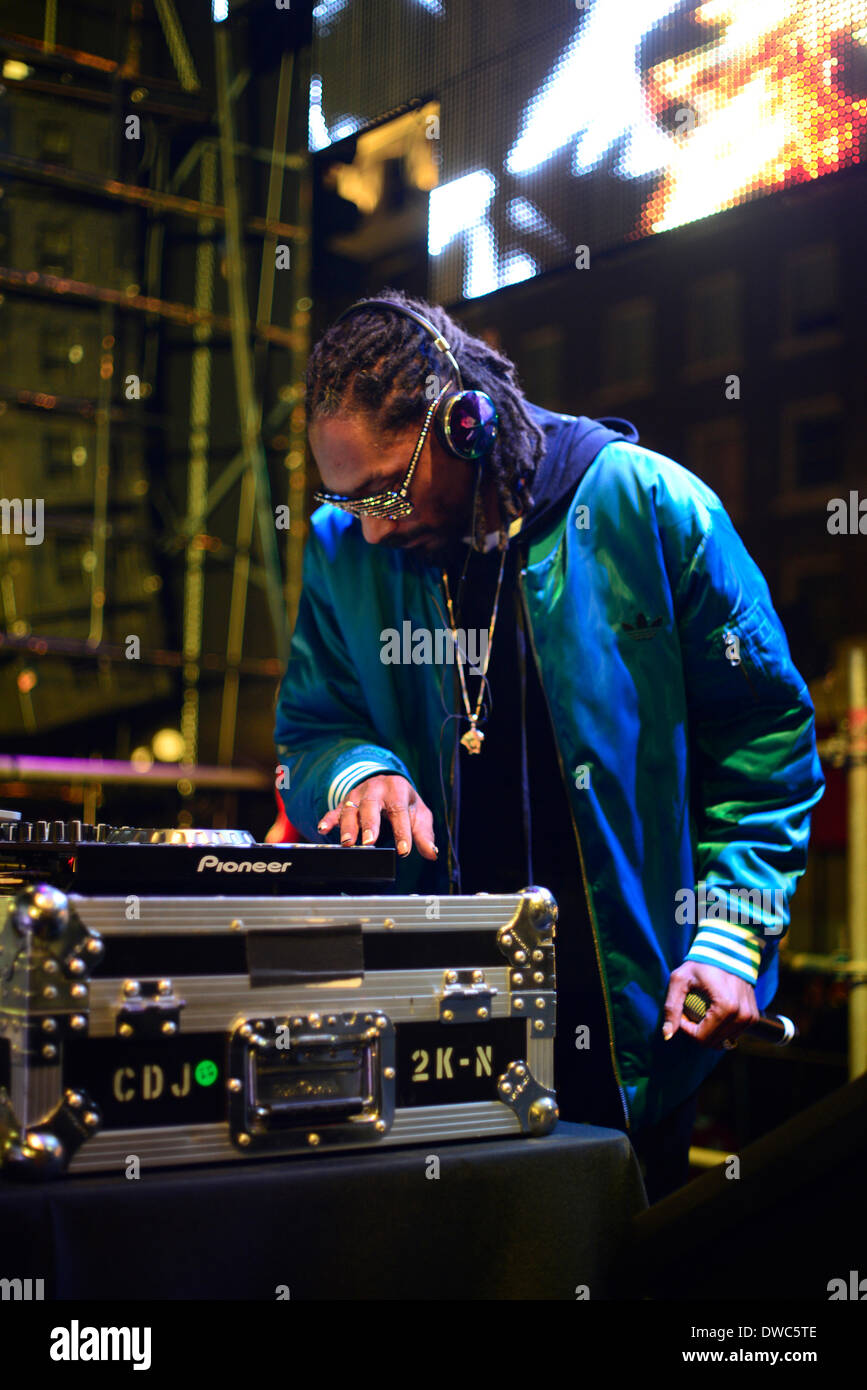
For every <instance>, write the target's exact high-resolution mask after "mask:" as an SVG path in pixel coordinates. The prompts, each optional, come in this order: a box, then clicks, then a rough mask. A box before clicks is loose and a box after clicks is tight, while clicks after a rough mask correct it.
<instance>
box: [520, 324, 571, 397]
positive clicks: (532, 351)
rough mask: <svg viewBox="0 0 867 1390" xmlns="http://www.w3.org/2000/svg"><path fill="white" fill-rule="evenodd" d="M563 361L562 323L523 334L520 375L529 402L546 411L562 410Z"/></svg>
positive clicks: (548, 325) (547, 325)
mask: <svg viewBox="0 0 867 1390" xmlns="http://www.w3.org/2000/svg"><path fill="white" fill-rule="evenodd" d="M562 360H563V329H562V328H561V327H560V325H559V324H546V325H545V326H544V327H543V328H534V329H533V330H532V332H530V333H523V334H522V335H521V348H520V355H519V357H518V373H519V376H520V378H521V382H522V386H523V390H524V393H525V395H526V396H527V399H528V400H531V401H532V402H533V403H534V404H535V405H541V406H542V407H543V408H544V409H545V410H559V409H560V407H561V401H560V391H561V381H560V378H561V368H562ZM568 408H571V407H568Z"/></svg>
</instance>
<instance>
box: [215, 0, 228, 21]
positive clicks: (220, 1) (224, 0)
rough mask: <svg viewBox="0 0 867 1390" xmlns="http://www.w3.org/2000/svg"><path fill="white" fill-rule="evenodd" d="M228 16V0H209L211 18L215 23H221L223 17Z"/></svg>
mask: <svg viewBox="0 0 867 1390" xmlns="http://www.w3.org/2000/svg"><path fill="white" fill-rule="evenodd" d="M228 18H229V0H211V19H212V20H213V21H214V23H215V24H222V22H223V20H224V19H228Z"/></svg>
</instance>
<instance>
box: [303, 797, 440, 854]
mask: <svg viewBox="0 0 867 1390" xmlns="http://www.w3.org/2000/svg"><path fill="white" fill-rule="evenodd" d="M349 802H355V803H356V804H355V806H351V805H349V804H348V803H349ZM383 811H384V812H385V814H386V815H387V817H388V819H389V822H390V824H391V829H392V832H393V834H394V843H395V845H396V847H397V852H398V854H399V855H400V856H401V858H405V857H406V855H408V854H409V853H410V852H411V850H412V846H413V844H415V845H416V847H417V849H418V851H419V854H421V855H423V856H424V857H425V859H436V857H437V848H436V843H435V841H434V829H433V815H432V813H431V811H430V809H429V808H428V807H427V806H426V805H425V803H424V802H423V801H422V799H421V797H420V796H419V795H418V794H417V792H416V790H415V788H414V787H413V785H412V783H411V782H408V781H407V780H406V778H405V777H384V776H377V777H371V778H368V779H367V781H365V782H359V783H358V784H357V785H356V786H355V787H353V788H352V790H351V791H350V793H349V795H348V796H347V798H346V800H345V801H343V802H341V804H340V805H339V806H337V807H335V809H334V810H333V811H326V813H325V815H323V816H322V818H321V820H320V821H319V824H318V826H317V829H318V831H319V834H320V835H328V834H329V833H330V832H331V831H332V830H333V829H334V828H335V826H339V831H340V843H341V844H342V845H354V844H355V842H356V840H357V839H358V835H359V831H360V832H361V843H362V844H363V845H373V844H375V843H376V841H377V840H378V839H379V833H380V827H381V823H382V813H383Z"/></svg>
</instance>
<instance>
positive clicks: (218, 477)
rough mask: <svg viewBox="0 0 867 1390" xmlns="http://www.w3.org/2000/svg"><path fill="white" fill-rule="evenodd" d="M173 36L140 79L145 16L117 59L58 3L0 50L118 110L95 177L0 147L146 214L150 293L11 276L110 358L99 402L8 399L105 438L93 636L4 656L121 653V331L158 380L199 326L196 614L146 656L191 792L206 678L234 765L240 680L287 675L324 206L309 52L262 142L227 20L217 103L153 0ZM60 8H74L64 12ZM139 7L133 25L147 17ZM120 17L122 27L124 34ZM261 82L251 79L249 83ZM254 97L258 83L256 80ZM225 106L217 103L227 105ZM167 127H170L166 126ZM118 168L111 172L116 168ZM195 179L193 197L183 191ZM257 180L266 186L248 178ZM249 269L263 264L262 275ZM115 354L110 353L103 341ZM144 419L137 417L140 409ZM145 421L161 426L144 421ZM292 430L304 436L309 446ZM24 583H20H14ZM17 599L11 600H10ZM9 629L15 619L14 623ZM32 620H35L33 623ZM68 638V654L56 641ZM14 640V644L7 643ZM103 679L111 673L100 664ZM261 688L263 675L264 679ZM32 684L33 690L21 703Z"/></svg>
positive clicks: (194, 420)
mask: <svg viewBox="0 0 867 1390" xmlns="http://www.w3.org/2000/svg"><path fill="white" fill-rule="evenodd" d="M154 6H155V11H156V15H157V18H158V20H159V25H160V28H161V31H162V35H163V39H164V42H165V44H166V47H167V50H168V53H169V55H170V57H171V62H172V64H173V66H174V70H175V72H176V74H177V81H176V82H170V81H167V80H166V79H165V78H160V77H151V76H149V75H148V76H143V75H142V74H141V73H140V71H139V55H140V52H141V41H140V34H139V32H138V28H137V24H138V21H139V19H140V16H141V10H142V7H141V6H135V5H133V6H132V7H131V8H130V9H129V10H127V11H126V12H125V15H124V17H123V18H120V17H119V20H118V30H117V31H116V39H115V43H116V49H115V51H116V52H118V53H121V52H122V53H123V57H122V58H121V59H118V60H117V61H115V60H114V59H108V58H104V57H102V56H100V55H97V54H91V53H86V52H83V51H78V50H72V49H70V48H68V47H62V46H58V45H57V43H56V36H57V25H58V12H57V5H56V3H55V0H48V3H46V5H45V13H44V27H43V39H42V40H41V41H39V40H36V39H30V38H25V37H22V36H20V35H5V34H0V51H2V52H5V53H6V54H8V55H9V56H10V57H13V58H17V59H18V60H20V61H21V62H24V63H26V64H27V65H28V68H29V69H30V73H31V78H32V80H31V79H30V78H29V79H28V81H27V83H25V84H22V88H21V90H22V91H23V90H24V89H25V87H27V86H28V84H29V89H30V90H31V91H33V92H36V93H38V94H39V95H40V96H41V97H43V98H44V96H45V95H46V94H49V95H50V96H51V97H52V98H54V99H56V100H57V101H58V102H60V101H66V102H73V103H74V102H76V101H78V102H85V103H87V104H89V105H90V106H93V107H95V108H96V109H99V108H103V109H105V108H108V110H109V111H110V112H111V114H112V117H113V120H112V128H113V130H114V137H113V145H114V150H113V154H114V158H113V160H112V164H111V170H112V172H109V173H100V174H95V173H93V172H86V171H83V170H80V169H79V170H75V169H72V168H69V167H65V166H64V165H62V164H59V163H58V164H53V163H50V162H47V161H45V160H39V159H33V158H31V157H29V155H25V154H22V153H20V152H18V151H14V152H8V151H7V152H3V153H0V174H3V173H6V174H9V175H13V176H14V177H15V178H16V180H18V181H19V183H20V182H22V181H23V182H24V183H29V184H32V185H34V186H38V185H43V186H45V185H47V186H49V187H51V188H52V189H53V190H56V193H57V194H58V196H59V197H60V198H61V199H63V198H65V197H69V198H74V199H75V200H76V201H78V202H79V203H81V202H84V203H90V204H91V205H93V206H97V207H103V208H105V207H109V208H116V209H121V208H127V209H139V210H140V211H141V213H142V215H143V216H144V217H146V219H147V226H146V235H145V249H144V256H143V262H144V263H143V268H142V275H141V279H142V282H143V288H144V292H140V287H139V286H136V285H132V286H130V287H129V291H128V292H125V291H124V290H122V289H118V288H116V287H115V286H113V285H111V284H96V283H90V282H86V281H82V280H75V279H72V278H69V277H65V276H62V275H55V274H51V273H46V272H45V271H44V269H43V268H41V267H37V266H32V265H31V266H28V265H24V266H22V265H6V266H0V289H5V290H7V291H8V292H10V293H11V294H12V295H16V296H26V297H28V298H41V299H43V300H48V301H49V302H51V303H54V304H64V305H75V304H79V305H92V306H95V307H96V308H97V312H98V319H99V337H100V340H101V341H102V343H103V345H104V354H105V356H104V365H103V370H102V371H101V374H100V382H99V388H98V393H97V394H96V396H94V397H91V398H88V399H83V398H77V397H64V396H61V395H58V394H54V393H52V392H47V391H44V390H43V389H42V386H41V383H40V382H38V381H37V382H33V383H32V385H31V384H28V388H27V389H19V390H15V391H9V392H5V393H3V394H4V396H5V401H6V404H7V406H10V407H11V408H13V409H17V410H29V411H31V412H32V411H34V410H36V411H50V412H52V414H53V416H54V418H58V417H62V416H69V417H75V416H78V417H82V418H84V419H87V420H88V421H89V422H90V423H91V424H92V425H93V426H94V429H95V455H96V458H95V469H94V489H93V498H92V504H93V505H92V516H91V522H90V541H91V549H92V551H93V555H94V562H93V566H92V569H91V572H90V614H89V620H88V623H87V626H86V631H85V632H82V635H81V637H80V638H73V637H70V636H69V635H68V634H67V635H65V636H64V637H62V638H58V636H57V634H53V633H51V632H50V631H45V632H41V631H38V630H33V628H32V626H29V627H28V630H27V631H26V632H25V633H23V634H22V633H21V632H19V633H18V634H17V635H16V634H15V633H14V632H13V633H10V634H9V635H8V636H7V637H6V639H5V648H6V650H9V649H10V647H11V648H12V649H18V650H20V651H26V652H27V654H28V659H30V658H32V659H34V660H37V661H38V659H39V658H40V657H41V656H45V657H48V658H51V657H52V656H54V657H55V658H56V657H57V654H58V652H59V651H61V650H62V649H63V650H65V652H66V654H73V655H74V658H75V659H77V660H84V661H87V660H89V661H93V662H96V663H108V664H109V665H110V664H111V663H112V662H115V663H116V662H117V661H118V660H119V659H121V658H122V654H119V652H118V648H117V643H116V642H114V643H112V642H111V641H107V640H106V632H105V627H104V614H105V608H106V550H107V546H108V545H110V543H111V541H110V535H111V529H112V528H111V524H110V515H109V495H110V487H111V475H112V439H113V433H114V430H115V428H116V426H118V425H119V424H121V423H124V422H125V423H126V424H129V423H130V417H131V415H132V412H128V411H127V410H125V408H124V402H123V401H122V400H121V399H120V398H119V397H118V394H117V389H116V385H115V388H114V390H113V382H116V378H115V358H116V355H117V354H116V335H117V326H118V322H119V321H121V320H123V321H128V318H129V316H133V318H134V319H136V320H137V321H138V322H139V323H143V324H144V327H145V346H144V352H145V356H146V359H147V363H146V365H147V370H148V371H149V372H155V369H156V359H157V357H158V355H159V351H160V343H161V333H162V329H163V327H164V326H165V325H173V326H175V328H181V329H182V330H186V331H188V332H189V333H190V334H191V337H192V342H193V346H192V352H191V357H190V394H189V411H188V433H187V450H186V501H185V508H184V511H183V514H182V515H180V516H177V517H176V518H175V519H174V525H173V526H171V527H170V528H169V533H168V534H167V535H166V536H165V537H164V541H163V548H164V550H165V552H166V553H168V554H169V555H171V554H176V555H179V556H180V555H182V556H183V609H182V615H181V623H180V627H181V643H180V645H181V651H180V653H174V652H168V651H162V652H160V653H159V654H158V655H156V656H154V654H145V663H147V661H148V660H150V662H151V665H154V664H158V665H168V666H175V667H177V666H178V665H180V667H181V671H180V676H181V687H182V688H181V692H180V694H181V709H180V712H179V719H180V728H181V733H182V736H183V743H184V757H183V762H184V765H185V766H188V767H189V768H190V770H191V775H190V778H189V781H190V783H191V784H193V785H194V784H195V770H194V769H195V764H197V763H198V762H199V758H200V745H201V730H200V710H201V681H202V677H203V674H210V675H211V676H212V678H213V674H214V673H215V671H219V672H221V674H222V695H221V710H220V718H219V736H218V742H217V748H216V756H217V761H218V762H219V763H221V764H224V765H227V766H228V765H231V764H232V762H233V760H234V758H235V756H236V734H237V726H238V699H239V689H240V681H241V677H242V675H244V674H245V673H246V674H247V675H250V674H251V673H255V672H256V671H258V673H259V675H258V678H260V679H261V678H264V677H265V672H266V670H267V673H268V675H269V676H270V675H273V674H275V673H276V672H277V671H279V670H280V669H282V667H283V666H284V665H285V662H286V659H287V656H288V644H289V634H290V632H291V626H292V623H293V622H294V615H295V612H296V610H297V604H298V598H299V593H300V577H301V554H302V549H303V543H304V535H305V530H306V526H305V522H304V515H303V514H304V508H303V501H304V496H305V489H306V480H305V450H304V445H303V419H302V418H301V416H300V415H299V410H300V407H301V403H302V400H303V369H304V363H305V361H306V356H307V352H308V348H309V318H310V313H309V311H310V308H311V300H310V298H309V238H310V220H311V197H310V188H309V178H310V173H309V161H308V158H307V154H306V151H305V150H299V151H288V150H287V141H288V132H289V128H290V117H291V116H292V114H293V105H292V103H293V94H294V100H295V101H296V102H297V101H301V102H303V103H304V106H305V110H306V90H305V81H306V80H307V75H308V73H309V53H308V52H307V51H306V50H304V49H300V50H287V51H285V52H284V53H283V54H282V57H281V59H280V65H279V76H278V80H277V86H276V99H275V102H274V112H273V138H272V140H271V147H270V149H267V150H263V149H261V148H259V146H258V145H257V144H256V143H255V142H253V143H248V142H244V141H243V140H242V139H240V138H239V135H238V120H237V108H238V103H239V102H240V101H241V100H242V99H243V97H244V93H245V91H247V89H248V86H249V83H250V76H251V73H250V72H249V71H247V70H246V69H243V68H242V69H241V70H240V71H239V72H237V73H233V72H232V70H231V68H232V57H231V54H232V52H233V51H236V50H237V47H238V46H237V45H236V46H234V48H231V47H230V42H231V41H230V33H229V27H228V25H226V24H214V25H213V26H212V30H213V41H214V57H215V60H216V93H215V97H216V102H215V103H214V101H213V99H209V96H208V93H207V91H206V90H205V88H204V86H203V82H202V79H201V77H200V74H199V67H198V66H197V57H198V59H199V66H203V63H204V59H203V55H202V54H200V53H199V52H198V51H197V50H196V48H195V45H191V43H190V42H189V41H188V38H187V34H186V33H185V30H184V25H183V24H182V22H181V18H180V16H179V14H178V10H177V8H176V5H175V3H174V0H154ZM61 8H62V7H61ZM137 14H138V18H137ZM123 24H125V25H126V28H125V30H124V29H122V27H121V26H122V25H123ZM253 86H255V84H253ZM251 90H252V88H251ZM215 107H216V110H215V109H214V108H215ZM130 109H132V110H135V111H139V112H140V113H141V114H142V117H150V118H152V120H153V122H154V125H155V129H156V131H157V135H156V139H157V146H158V147H157V151H156V155H155V157H154V158H153V159H152V161H151V165H150V183H149V185H145V184H137V183H131V182H130V181H129V180H128V178H124V177H122V176H121V160H120V153H121V152H120V150H119V149H118V140H119V138H120V137H119V131H120V129H121V124H122V119H121V118H122V113H123V112H124V111H129V110H130ZM161 121H162V122H164V127H163V128H160V122H161ZM179 127H183V128H186V129H187V130H188V131H190V132H191V133H194V134H195V137H196V138H194V140H193V143H192V144H189V143H187V144H186V145H185V147H184V149H183V152H182V155H181V157H180V158H176V159H175V161H174V163H175V167H174V168H172V160H173V148H172V133H173V132H176V131H177V130H178V128H179ZM263 161H264V162H265V163H266V164H267V165H268V184H267V198H266V206H265V207H264V208H253V207H247V206H245V205H244V204H245V187H244V181H243V180H242V178H241V177H240V173H241V170H242V169H244V171H245V172H246V170H247V169H248V168H249V167H250V165H252V164H255V165H258V164H259V163H261V162H263ZM112 174H113V175H114V176H112ZM196 175H197V180H198V188H197V190H196V192H197V194H198V196H197V197H188V196H185V195H184V193H183V192H181V191H179V190H181V189H183V188H184V185H185V184H186V183H187V181H188V180H189V179H190V178H191V177H194V176H196ZM246 186H247V188H248V189H249V188H250V187H253V186H255V180H252V179H248V180H247V185H246ZM288 197H291V204H290V206H294V207H295V208H296V209H297V215H296V216H294V217H293V218H292V219H291V220H288V221H287V220H285V219H284V218H283V216H282V209H283V206H284V202H285V201H286V200H287V198H288ZM167 218H174V219H178V218H180V219H184V220H185V221H187V222H189V225H190V227H191V229H192V230H193V232H194V235H195V237H196V238H197V245H196V248H195V252H194V262H195V274H194V289H193V293H192V301H193V302H192V303H178V302H175V301H173V300H168V299H166V298H165V297H164V296H163V294H162V292H161V285H162V283H163V281H164V275H163V269H164V263H165V258H166V256H167V255H169V254H171V252H170V249H167V246H166V242H167V239H169V238H168V234H167V224H166V219H167ZM218 235H221V236H222V237H224V238H225V254H224V256H223V259H222V270H223V272H224V274H225V277H226V283H227V288H228V298H229V304H228V309H229V312H228V314H225V313H222V314H221V313H218V312H215V307H214V305H215V290H216V287H217V284H218V278H217V270H218V246H217V236H218ZM251 238H254V239H255V240H256V241H258V242H260V244H261V257H260V264H259V276H258V281H259V284H258V296H257V302H256V305H255V310H254V311H252V312H251V307H250V305H249V304H248V302H247V269H248V265H247V261H248V260H249V259H250V239H251ZM283 243H286V244H287V245H288V247H289V249H290V252H291V255H290V257H289V263H288V267H287V269H286V270H285V271H281V273H283V274H286V275H288V276H289V277H290V284H291V290H290V294H291V303H292V306H293V309H292V312H291V323H290V325H289V326H288V327H284V326H282V325H275V324H272V322H271V317H272V311H273V308H274V293H275V277H276V264H277V262H276V253H277V250H278V247H280V246H281V245H282V244H283ZM251 268H252V267H251ZM227 338H228V339H229V340H230V342H231V352H232V362H233V370H234V380H235V390H236V398H237V410H238V429H237V442H238V448H237V452H236V453H235V455H234V457H232V458H231V459H229V461H228V462H225V461H224V462H223V463H222V467H221V468H220V469H219V470H218V471H216V472H214V470H213V461H212V444H213V409H214V387H213V371H212V367H213V353H214V350H215V347H216V346H217V345H218V344H220V343H224V342H225V341H226V339H227ZM105 344H108V346H107V347H106V346H105ZM273 348H277V349H278V350H282V351H286V350H287V349H288V354H289V379H288V381H286V382H285V384H284V385H282V386H281V388H280V389H279V391H278V393H277V399H276V400H274V401H273V402H270V403H269V404H268V408H267V410H264V403H265V399H266V390H267V386H268V358H269V352H270V351H271V350H272V349H273ZM133 418H134V417H133ZM135 423H136V424H138V425H139V426H142V425H147V424H149V423H150V424H151V426H152V427H159V422H154V421H150V422H149V421H147V419H146V418H145V419H144V420H141V419H139V420H136V421H135ZM297 436H300V438H298V437H297ZM266 448H271V449H279V450H281V451H283V450H284V449H285V450H287V452H286V454H285V456H284V464H285V474H281V482H282V481H283V480H284V479H285V492H284V491H283V487H282V486H281V488H280V492H281V493H282V495H275V496H272V489H271V481H270V476H269V469H268V462H267V457H266ZM227 499H229V500H230V501H231V500H233V499H234V500H235V502H236V505H235V506H233V507H231V508H224V511H229V512H230V513H231V515H232V517H233V518H234V535H233V536H221V537H219V538H218V541H219V548H220V552H221V558H225V557H226V556H227V555H228V556H229V557H230V563H231V599H230V603H229V608H228V613H227V614H223V615H222V617H223V618H224V620H226V625H225V628H224V630H225V650H224V652H222V653H220V654H219V657H218V659H215V653H214V652H209V651H205V649H204V645H205V633H206V627H205V621H206V617H207V611H208V586H207V582H206V578H207V576H206V568H207V562H208V557H209V554H210V551H211V549H212V548H215V547H214V546H213V542H214V539H215V538H214V537H213V536H212V535H211V534H209V528H212V527H213V525H214V512H215V510H216V508H217V507H218V506H219V505H220V504H221V503H224V502H225V501H226V500H227ZM283 504H285V505H286V506H288V507H289V509H290V512H289V514H290V515H291V516H292V525H291V526H289V527H288V528H287V529H286V549H285V553H284V555H283V556H282V557H281V554H280V550H279V548H278V537H277V530H276V526H275V506H277V505H283ZM251 584H254V585H255V586H256V587H257V588H259V589H261V590H262V591H263V593H264V597H265V602H266V608H267V613H268V619H269V625H270V629H271V631H272V634H273V635H272V651H273V661H270V660H263V659H262V658H261V657H260V658H258V659H256V658H252V659H251V658H249V657H247V658H245V657H244V656H243V650H244V645H245V640H244V639H245V622H246V618H247V614H248V608H249V598H250V585H251ZM4 585H5V588H4V594H5V596H6V599H7V605H6V606H7V612H14V613H16V614H17V615H18V616H19V617H20V612H19V609H16V607H15V591H14V580H13V579H12V578H10V577H9V575H8V574H7V575H6V576H5V578H4ZM10 585H11V586H12V587H11V589H10V587H9V586H10ZM10 605H11V607H10ZM5 626H6V627H7V628H8V627H9V624H8V623H7V624H6V625H5ZM25 626H28V625H26V624H25ZM58 642H59V643H60V646H59V647H58ZM0 643H3V639H0ZM101 669H102V666H101ZM253 678H256V676H255V674H254V675H253ZM25 698H27V692H23V693H22V699H25Z"/></svg>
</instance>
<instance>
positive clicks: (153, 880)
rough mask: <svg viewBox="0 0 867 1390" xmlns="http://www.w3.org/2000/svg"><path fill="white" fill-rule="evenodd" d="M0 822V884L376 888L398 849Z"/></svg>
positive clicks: (219, 890)
mask: <svg viewBox="0 0 867 1390" xmlns="http://www.w3.org/2000/svg"><path fill="white" fill-rule="evenodd" d="M10 817H14V813H10V812H8V811H7V812H4V813H2V819H0V891H5V892H7V893H8V892H12V891H14V890H15V889H17V888H20V887H22V886H24V885H26V884H29V883H37V882H47V883H51V884H53V885H54V887H56V888H60V889H62V890H63V891H64V892H70V891H71V892H76V893H89V894H101V893H105V894H117V893H123V892H132V891H135V892H141V891H142V890H143V889H145V888H146V891H148V892H149V893H176V894H181V895H184V896H189V895H199V894H204V895H210V894H220V895H223V896H226V895H234V894H239V895H243V896H245V897H249V896H252V895H257V896H258V895H260V894H261V895H273V894H280V895H284V896H286V895H292V894H300V893H304V894H309V893H320V892H328V893H339V892H342V891H347V892H349V891H353V892H359V891H364V889H365V888H367V891H369V892H371V891H376V889H375V887H374V885H376V884H390V883H393V882H394V878H395V851H394V850H393V849H386V848H379V847H377V846H374V845H368V846H363V847H362V846H351V845H329V844H323V845H306V844H277V845H262V844H258V843H257V842H256V840H255V839H254V837H253V836H252V835H251V834H250V832H249V831H247V830H199V829H191V828H178V829H165V830H163V829H156V830H148V829H138V828H136V827H133V826H129V825H123V826H113V825H106V824H99V825H88V824H86V823H85V822H83V821H80V820H66V821H62V820H54V821H47V820H36V821H25V820H19V819H16V818H10Z"/></svg>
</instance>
